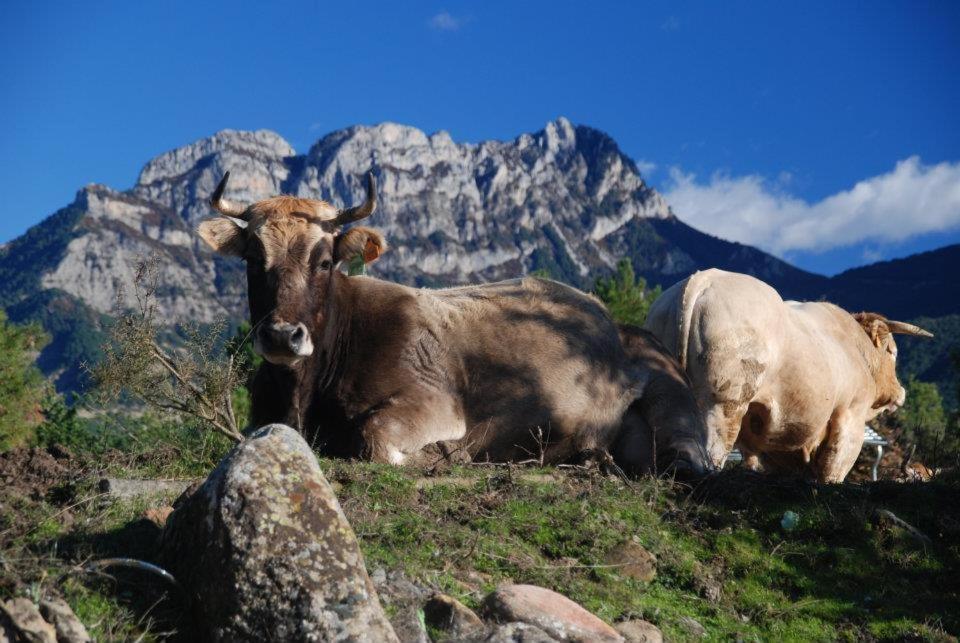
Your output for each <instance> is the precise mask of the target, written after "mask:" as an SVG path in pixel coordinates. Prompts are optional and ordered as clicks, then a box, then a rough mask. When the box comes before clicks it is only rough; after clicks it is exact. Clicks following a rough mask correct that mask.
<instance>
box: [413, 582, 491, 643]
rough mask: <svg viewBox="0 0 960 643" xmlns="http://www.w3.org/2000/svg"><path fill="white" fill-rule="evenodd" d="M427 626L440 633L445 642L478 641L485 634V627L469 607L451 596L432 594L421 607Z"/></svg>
mask: <svg viewBox="0 0 960 643" xmlns="http://www.w3.org/2000/svg"><path fill="white" fill-rule="evenodd" d="M423 612H424V617H425V619H426V622H427V625H429V626H430V627H433V628H436V629H437V630H440V631H442V632H443V633H444V634H445V637H446V638H445V640H449V641H463V640H467V639H478V638H480V637H481V636H482V635H483V634H485V633H486V629H487V628H486V626H485V625H484V624H483V621H481V620H480V617H479V616H477V615H476V614H474V613H473V610H471V609H470V608H469V607H467V606H466V605H464V604H463V603H461V602H460V601H458V600H457V599H455V598H454V597H452V596H448V595H446V594H441V593H439V592H437V593H435V594H433V595H432V596H431V597H430V599H429V600H428V601H427V603H426V605H424V606H423Z"/></svg>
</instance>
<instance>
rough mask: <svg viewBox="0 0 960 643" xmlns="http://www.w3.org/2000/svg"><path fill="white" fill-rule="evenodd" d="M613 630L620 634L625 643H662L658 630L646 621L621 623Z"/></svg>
mask: <svg viewBox="0 0 960 643" xmlns="http://www.w3.org/2000/svg"><path fill="white" fill-rule="evenodd" d="M613 628H614V629H615V630H617V631H618V632H620V635H621V636H622V637H623V640H624V641H625V642H626V643H663V633H662V632H661V631H660V628H659V627H657V626H656V625H654V624H653V623H650V622H648V621H641V620H639V619H637V620H634V621H622V622H620V623H617V624H616V625H614V626H613Z"/></svg>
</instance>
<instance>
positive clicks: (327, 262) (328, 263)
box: [320, 259, 333, 271]
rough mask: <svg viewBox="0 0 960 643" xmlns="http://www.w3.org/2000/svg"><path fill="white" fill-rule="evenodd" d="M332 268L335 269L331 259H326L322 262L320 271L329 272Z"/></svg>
mask: <svg viewBox="0 0 960 643" xmlns="http://www.w3.org/2000/svg"><path fill="white" fill-rule="evenodd" d="M332 267H333V262H332V261H330V260H329V259H324V260H323V261H321V262H320V270H323V271H327V270H330V268H332Z"/></svg>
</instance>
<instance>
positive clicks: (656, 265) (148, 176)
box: [0, 118, 960, 382]
mask: <svg viewBox="0 0 960 643" xmlns="http://www.w3.org/2000/svg"><path fill="white" fill-rule="evenodd" d="M227 170H229V171H230V172H231V181H230V185H229V186H228V192H227V195H226V196H227V197H228V198H230V199H233V200H237V201H241V202H252V201H255V200H258V199H262V198H265V197H268V196H272V195H274V194H278V193H290V194H294V195H297V196H304V197H311V198H321V199H325V200H327V201H330V202H331V203H333V204H334V205H346V204H349V203H353V202H357V201H359V200H360V199H361V198H362V195H363V180H362V179H363V176H364V174H365V173H366V172H367V171H368V170H372V171H373V172H374V174H375V175H376V176H377V179H378V192H379V201H380V208H379V209H378V211H377V213H376V214H375V215H374V216H373V217H372V218H371V219H370V220H369V222H368V223H369V225H372V226H375V227H378V228H379V229H381V230H382V231H383V232H384V234H385V235H386V237H387V239H388V240H389V241H390V244H391V246H392V249H391V250H390V252H388V253H387V254H386V255H384V257H383V258H382V259H381V260H380V261H379V262H377V264H374V267H373V270H372V272H373V274H375V275H377V276H381V277H384V278H386V279H390V280H394V281H399V282H403V283H408V284H411V285H417V286H431V287H433V286H447V285H457V284H463V283H475V282H483V281H495V280H499V279H504V278H509V277H514V276H517V275H521V274H526V273H529V272H532V271H535V270H541V271H542V270H545V271H547V272H548V273H550V274H551V275H552V276H553V277H555V278H557V279H561V280H563V281H567V282H569V283H572V284H573V285H576V286H578V287H581V288H586V289H589V288H591V287H592V285H593V283H594V281H595V279H596V278H597V277H600V276H604V275H607V274H609V273H610V272H612V271H613V270H614V268H615V266H616V263H617V261H619V260H620V259H622V258H627V259H629V260H630V261H631V263H632V264H633V267H634V270H635V271H636V272H637V273H638V274H640V275H642V276H644V277H645V278H646V279H647V280H648V281H649V282H650V283H651V284H660V285H663V286H669V285H670V284H672V283H673V282H675V281H677V280H679V279H682V278H683V277H685V276H687V275H688V274H690V273H692V272H694V271H696V270H699V269H703V268H707V267H720V268H724V269H728V270H736V271H739V272H746V273H749V274H753V275H755V276H757V277H759V278H761V279H763V280H764V281H767V282H769V283H771V284H772V285H774V286H775V287H777V288H778V289H779V290H780V291H781V292H782V293H783V294H784V296H785V297H789V298H799V299H821V298H828V299H831V300H834V301H837V303H839V304H840V305H845V306H846V305H847V303H846V301H847V300H850V301H857V302H859V301H861V300H863V301H865V303H870V302H871V301H877V302H878V303H884V301H887V302H889V303H890V304H891V308H895V309H896V310H897V312H896V313H894V312H888V311H886V310H882V312H887V314H890V315H894V314H898V315H900V316H903V317H910V316H919V315H929V314H931V311H935V312H936V314H937V315H939V314H946V313H945V312H943V311H944V310H946V309H948V308H950V306H949V305H944V303H943V298H942V297H934V296H933V294H934V293H933V292H932V291H931V289H933V290H935V289H936V285H934V286H931V287H929V288H921V289H920V290H922V293H921V294H922V295H923V297H924V299H923V301H914V302H913V303H914V304H915V308H916V310H913V311H906V308H905V306H906V305H907V304H910V298H909V297H907V298H906V299H903V298H901V299H896V298H892V297H890V293H889V292H886V293H884V292H882V290H883V289H882V288H880V291H881V292H878V289H877V288H867V287H865V286H863V284H870V283H873V282H871V280H876V279H879V277H875V276H874V275H873V273H871V271H870V270H869V269H867V268H864V270H866V272H860V273H857V272H856V271H848V272H847V273H842V275H838V276H837V277H834V278H828V277H825V276H823V275H817V274H815V273H810V272H807V271H804V270H801V269H799V268H796V267H794V266H792V265H790V264H789V263H787V262H785V261H782V260H780V259H778V258H776V257H774V256H772V255H769V254H767V253H765V252H763V251H761V250H758V249H756V248H753V247H751V246H746V245H742V244H739V243H734V242H729V241H726V240H723V239H719V238H717V237H712V236H710V235H707V234H705V233H703V232H700V231H699V230H696V229H694V228H692V227H690V226H688V225H687V224H685V223H684V222H683V221H682V219H681V218H678V217H677V216H676V215H675V214H674V213H673V211H672V210H671V209H670V207H669V205H668V204H667V203H666V201H665V200H664V198H663V196H662V195H660V194H659V193H658V192H657V191H656V190H655V189H653V188H652V187H650V186H649V185H648V184H647V183H646V182H645V181H644V180H643V177H642V176H641V174H640V172H639V170H638V168H637V165H636V163H635V162H634V161H633V160H632V159H630V158H629V157H628V156H627V155H625V154H624V153H623V152H622V151H621V150H620V148H619V147H618V145H617V143H616V141H614V140H613V139H612V138H611V137H609V136H608V135H606V134H605V133H603V132H601V131H599V130H596V129H594V128H591V127H588V126H584V125H573V124H572V123H571V122H570V121H568V120H567V119H565V118H559V119H557V120H555V121H552V122H550V123H547V125H546V126H545V127H544V128H543V129H542V130H540V131H538V132H533V133H526V134H521V135H519V136H517V137H515V138H513V139H510V140H504V141H482V142H479V143H457V142H455V141H454V140H453V139H452V138H451V137H450V135H449V134H448V133H447V132H445V131H442V130H441V131H438V132H435V133H432V134H426V133H425V132H423V131H421V130H419V129H417V128H414V127H410V126H406V125H401V124H397V123H380V124H378V125H373V126H367V125H355V126H352V127H349V128H345V129H342V130H336V131H334V132H330V133H328V134H327V135H325V136H323V137H321V138H320V139H318V140H317V141H316V142H315V143H314V144H313V145H311V146H310V149H309V150H308V151H307V152H306V153H304V154H298V153H297V151H296V150H295V149H294V148H293V147H292V146H291V145H290V144H289V143H288V142H287V141H285V140H284V139H283V138H282V137H281V136H280V135H279V134H277V133H275V132H272V131H270V130H257V131H253V132H249V131H239V130H221V131H219V132H217V133H215V134H214V135H212V136H209V137H206V138H203V139H200V140H198V141H195V142H193V143H190V144H188V145H185V146H182V147H178V148H175V149H173V150H170V151H168V152H165V153H163V154H160V155H158V156H156V157H154V158H153V159H150V160H149V161H148V162H147V163H145V164H144V166H143V168H142V169H141V171H140V173H139V175H138V179H137V182H136V184H135V185H134V186H133V187H131V188H129V189H127V190H123V191H119V190H115V189H113V188H110V187H108V186H104V185H98V184H90V185H88V186H86V187H84V188H82V189H81V190H80V191H79V192H78V193H77V197H76V198H75V200H74V202H73V203H71V204H69V205H68V206H66V207H65V208H62V209H61V210H58V211H57V212H56V213H54V214H53V215H51V216H50V217H48V218H47V219H45V220H44V221H43V222H41V223H39V224H37V225H36V226H33V227H32V228H31V229H30V230H28V231H27V232H26V233H25V234H24V235H22V236H21V237H18V238H17V239H14V240H12V241H11V242H9V243H8V244H6V245H5V246H4V247H3V248H0V307H4V308H8V309H10V310H11V311H13V312H12V313H11V319H15V320H17V321H23V320H27V319H41V320H45V323H46V324H47V325H50V324H51V319H52V316H53V315H54V312H53V311H54V310H56V311H64V310H69V311H73V312H72V313H71V314H73V315H74V317H73V318H71V319H74V321H75V322H76V324H74V326H75V327H74V326H71V325H70V324H66V325H65V324H60V325H59V326H61V328H57V329H55V330H54V343H53V345H52V346H53V347H62V346H64V345H77V346H79V347H80V348H82V350H80V348H78V349H77V350H75V351H74V353H82V352H83V351H84V350H87V349H88V348H89V345H90V344H91V343H92V342H93V339H92V337H93V335H94V334H96V332H100V331H102V328H94V329H93V330H91V331H90V332H91V336H90V337H87V338H85V339H84V340H83V341H79V342H78V341H77V338H76V337H73V336H71V335H70V333H76V332H78V331H77V328H80V327H84V328H86V326H85V325H87V326H90V325H92V326H93V327H97V326H98V325H102V318H103V316H104V315H109V314H110V313H111V312H112V310H113V306H114V303H115V301H116V300H117V296H118V294H120V293H121V292H123V291H126V292H129V291H130V289H131V288H132V282H133V277H134V264H135V263H136V261H137V260H138V258H141V257H145V256H149V255H156V256H157V257H158V258H159V260H160V263H161V265H162V266H164V270H163V271H161V275H160V284H159V288H158V291H157V300H158V306H159V312H160V315H161V316H162V317H163V318H166V319H170V320H189V321H196V322H200V323H207V322H211V321H213V320H215V319H217V318H222V317H227V318H229V319H242V318H244V317H245V316H246V292H245V290H246V289H245V283H244V280H243V269H242V266H241V265H240V263H239V261H237V260H235V259H230V258H223V257H218V256H215V255H213V254H212V253H210V252H209V250H208V249H207V248H205V247H204V246H203V244H202V242H201V241H200V240H199V238H198V237H197V235H196V234H194V231H193V228H194V227H195V226H196V224H197V223H199V222H200V221H201V220H203V219H205V218H207V217H209V216H212V213H211V212H210V210H209V207H208V205H207V199H208V196H209V194H211V193H212V192H213V189H214V187H215V186H216V183H217V182H218V181H219V180H220V178H221V176H222V175H223V173H224V172H226V171H227ZM905 261H906V260H905ZM945 261H946V262H947V263H950V262H960V259H957V258H956V257H954V255H953V254H950V253H948V254H947V258H946V260H945ZM908 263H909V262H908ZM941 269H942V266H941ZM907 272H910V271H909V270H908V271H907ZM914 272H915V271H914ZM888 281H889V280H888ZM884 283H885V282H884ZM937 284H939V285H940V287H949V284H944V280H942V279H941V280H939V281H938V282H937ZM871 293H872V294H871ZM881 295H883V296H881ZM955 301H956V300H955ZM957 308H958V306H957V305H954V306H953V308H952V309H951V310H948V311H947V312H958V311H957ZM901 309H903V310H901ZM902 312H911V315H902V314H901V313H902ZM63 326H66V327H65V328H62V327H63ZM57 350H59V349H57ZM53 351H54V348H51V349H49V350H48V351H47V354H46V355H42V358H43V360H42V361H43V362H44V363H45V364H47V368H46V370H48V372H55V373H56V372H60V371H61V370H62V371H63V372H64V373H68V374H69V373H72V375H69V376H68V377H67V380H69V381H70V382H74V381H75V380H77V379H78V377H79V375H78V374H77V370H76V365H75V364H64V363H63V361H64V360H62V359H61V360H59V361H58V359H57V358H56V355H54V354H53ZM87 357H88V358H89V357H90V356H87ZM71 369H73V370H71ZM61 375H62V374H61Z"/></svg>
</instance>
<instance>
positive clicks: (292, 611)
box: [161, 424, 397, 641]
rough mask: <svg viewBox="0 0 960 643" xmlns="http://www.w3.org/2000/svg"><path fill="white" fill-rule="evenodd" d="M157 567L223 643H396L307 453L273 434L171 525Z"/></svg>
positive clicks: (247, 449)
mask: <svg viewBox="0 0 960 643" xmlns="http://www.w3.org/2000/svg"><path fill="white" fill-rule="evenodd" d="M161 562H162V564H164V566H166V567H167V568H168V569H169V570H170V571H171V572H173V574H174V575H175V576H176V577H177V579H178V580H179V582H180V583H181V584H182V585H183V586H184V587H186V588H187V591H188V592H189V593H190V595H191V596H193V597H194V599H195V607H196V609H195V612H196V619H197V621H198V623H199V624H200V626H201V628H202V629H203V630H204V634H205V636H206V637H208V638H210V639H213V640H219V641H244V640H246V641H250V640H257V641H263V640H321V641H323V640H338V641H367V640H376V641H396V640H397V638H396V636H395V634H394V632H393V629H392V628H391V626H390V623H389V622H388V621H387V618H386V616H385V615H384V613H383V610H382V609H381V607H380V604H379V601H378V599H377V592H376V590H375V588H374V586H373V583H371V581H370V579H369V577H368V576H367V572H366V570H365V568H364V563H363V556H362V555H361V553H360V548H359V546H358V544H357V541H356V537H355V536H354V534H353V531H352V530H351V528H350V525H349V524H348V523H347V520H346V518H345V517H344V515H343V512H342V510H341V509H340V504H339V503H338V502H337V499H336V497H335V496H334V494H333V492H332V490H331V489H330V485H329V484H327V481H326V479H325V478H324V476H323V473H322V472H321V470H320V466H319V464H318V463H317V459H316V457H315V456H314V454H313V452H312V451H311V450H310V447H309V445H307V443H306V442H305V441H304V440H303V438H302V437H301V436H300V435H299V434H298V433H297V432H296V431H295V430H294V429H292V428H290V427H287V426H284V425H280V424H272V425H269V426H266V427H263V428H261V429H258V430H257V431H255V432H254V433H253V434H251V436H250V437H249V439H248V440H247V441H245V442H243V443H242V444H240V445H238V446H237V447H235V448H234V449H233V450H232V451H231V452H230V453H229V454H228V455H227V456H226V457H225V458H224V459H223V461H221V463H220V464H219V465H218V466H217V468H216V469H215V470H214V471H213V473H211V474H210V477H209V478H207V480H206V482H204V484H203V485H202V486H201V487H200V488H199V489H198V490H197V492H196V493H195V494H194V495H193V496H191V497H190V498H189V499H187V500H186V501H184V502H182V503H181V504H180V505H179V506H178V507H177V509H176V511H174V513H173V514H172V515H171V516H170V518H169V520H168V521H167V526H166V529H165V530H164V534H163V545H162V549H161Z"/></svg>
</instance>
